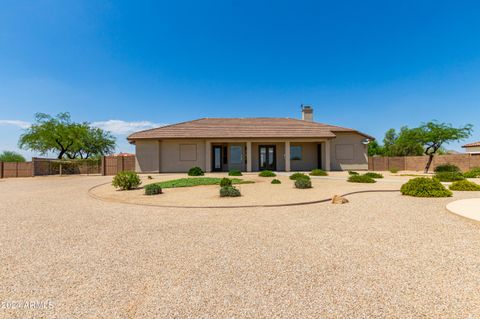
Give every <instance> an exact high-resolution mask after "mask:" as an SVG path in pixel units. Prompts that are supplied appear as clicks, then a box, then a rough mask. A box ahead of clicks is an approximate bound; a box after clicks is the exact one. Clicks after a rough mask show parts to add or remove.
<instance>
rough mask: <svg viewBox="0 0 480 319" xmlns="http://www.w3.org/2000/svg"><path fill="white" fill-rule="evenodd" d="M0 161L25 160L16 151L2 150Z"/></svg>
mask: <svg viewBox="0 0 480 319" xmlns="http://www.w3.org/2000/svg"><path fill="white" fill-rule="evenodd" d="M0 162H25V157H23V155H21V154H18V153H16V152H11V151H4V152H3V153H2V154H0Z"/></svg>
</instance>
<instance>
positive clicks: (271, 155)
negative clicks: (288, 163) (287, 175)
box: [258, 145, 277, 171]
mask: <svg viewBox="0 0 480 319" xmlns="http://www.w3.org/2000/svg"><path fill="white" fill-rule="evenodd" d="M258 156H259V165H258V167H259V168H260V170H261V171H263V170H270V171H276V170H277V160H276V158H277V152H276V148H275V145H260V146H259V150H258Z"/></svg>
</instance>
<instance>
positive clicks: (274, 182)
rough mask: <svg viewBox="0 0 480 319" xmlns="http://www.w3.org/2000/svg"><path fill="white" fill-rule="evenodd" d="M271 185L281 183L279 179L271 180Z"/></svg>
mask: <svg viewBox="0 0 480 319" xmlns="http://www.w3.org/2000/svg"><path fill="white" fill-rule="evenodd" d="M271 183H272V184H281V183H282V182H281V181H280V180H279V179H276V178H274V179H272V182H271Z"/></svg>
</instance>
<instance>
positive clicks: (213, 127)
mask: <svg viewBox="0 0 480 319" xmlns="http://www.w3.org/2000/svg"><path fill="white" fill-rule="evenodd" d="M335 132H353V133H358V134H360V135H363V136H365V137H367V138H371V139H373V137H371V136H368V135H366V134H363V133H361V132H358V131H356V130H353V129H349V128H344V127H339V126H333V125H328V124H323V123H318V122H308V121H303V120H297V119H291V118H266V117H265V118H202V119H198V120H194V121H189V122H182V123H178V124H172V125H167V126H161V127H158V128H154V129H149V130H145V131H139V132H135V133H133V134H131V135H130V136H129V137H128V140H130V141H134V140H137V139H168V138H308V137H310V138H333V137H335Z"/></svg>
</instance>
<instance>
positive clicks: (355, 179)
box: [348, 175, 377, 183]
mask: <svg viewBox="0 0 480 319" xmlns="http://www.w3.org/2000/svg"><path fill="white" fill-rule="evenodd" d="M348 181H349V182H350V183H376V182H377V181H376V180H374V179H373V178H371V177H369V176H366V175H351V176H350V177H349V178H348Z"/></svg>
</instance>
